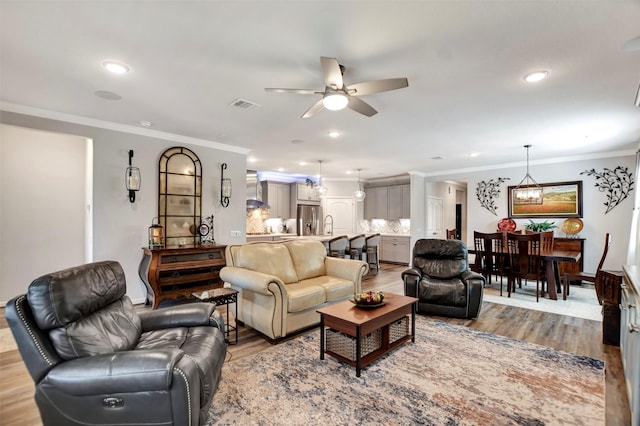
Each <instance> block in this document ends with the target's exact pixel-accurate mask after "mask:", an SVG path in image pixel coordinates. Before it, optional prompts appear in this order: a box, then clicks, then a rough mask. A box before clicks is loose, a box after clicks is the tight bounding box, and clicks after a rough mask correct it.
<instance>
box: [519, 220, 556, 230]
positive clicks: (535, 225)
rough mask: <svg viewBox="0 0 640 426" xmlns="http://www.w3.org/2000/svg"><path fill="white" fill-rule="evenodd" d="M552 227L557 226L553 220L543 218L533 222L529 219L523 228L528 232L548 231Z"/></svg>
mask: <svg viewBox="0 0 640 426" xmlns="http://www.w3.org/2000/svg"><path fill="white" fill-rule="evenodd" d="M554 228H557V226H556V225H555V222H549V221H547V220H545V221H544V222H534V221H532V220H531V219H529V223H528V224H527V226H525V228H524V229H525V230H526V231H530V232H548V231H551V230H552V229H554Z"/></svg>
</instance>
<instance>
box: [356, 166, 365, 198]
mask: <svg viewBox="0 0 640 426" xmlns="http://www.w3.org/2000/svg"><path fill="white" fill-rule="evenodd" d="M360 170H362V169H358V188H357V189H356V190H355V192H354V193H353V196H354V198H355V199H356V201H364V197H366V196H367V194H366V192H364V189H362V186H361V185H360Z"/></svg>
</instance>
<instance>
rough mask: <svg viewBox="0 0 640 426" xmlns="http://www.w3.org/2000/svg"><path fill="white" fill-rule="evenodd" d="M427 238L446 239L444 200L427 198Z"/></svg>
mask: <svg viewBox="0 0 640 426" xmlns="http://www.w3.org/2000/svg"><path fill="white" fill-rule="evenodd" d="M427 238H445V237H444V200H443V199H442V198H436V197H428V198H427Z"/></svg>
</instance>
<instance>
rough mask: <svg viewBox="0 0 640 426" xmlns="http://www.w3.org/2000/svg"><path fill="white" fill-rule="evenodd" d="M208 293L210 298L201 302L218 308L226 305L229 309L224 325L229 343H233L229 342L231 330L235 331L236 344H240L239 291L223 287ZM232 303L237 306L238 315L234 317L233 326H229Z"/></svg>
mask: <svg viewBox="0 0 640 426" xmlns="http://www.w3.org/2000/svg"><path fill="white" fill-rule="evenodd" d="M208 293H209V294H208V296H209V297H206V298H202V299H201V300H202V301H203V302H209V303H215V304H216V306H221V305H225V306H226V307H227V321H226V322H225V324H224V328H225V330H224V331H225V334H226V336H227V343H231V341H230V340H229V334H230V332H231V330H235V334H236V340H235V343H238V290H234V289H232V288H228V287H222V288H216V289H213V290H209V291H208ZM231 303H234V304H235V305H236V313H235V316H234V317H233V325H231V324H229V305H230V304H231Z"/></svg>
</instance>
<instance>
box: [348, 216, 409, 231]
mask: <svg viewBox="0 0 640 426" xmlns="http://www.w3.org/2000/svg"><path fill="white" fill-rule="evenodd" d="M360 230H361V232H363V233H365V234H375V233H380V234H409V233H411V219H396V220H384V219H372V220H361V221H360Z"/></svg>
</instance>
